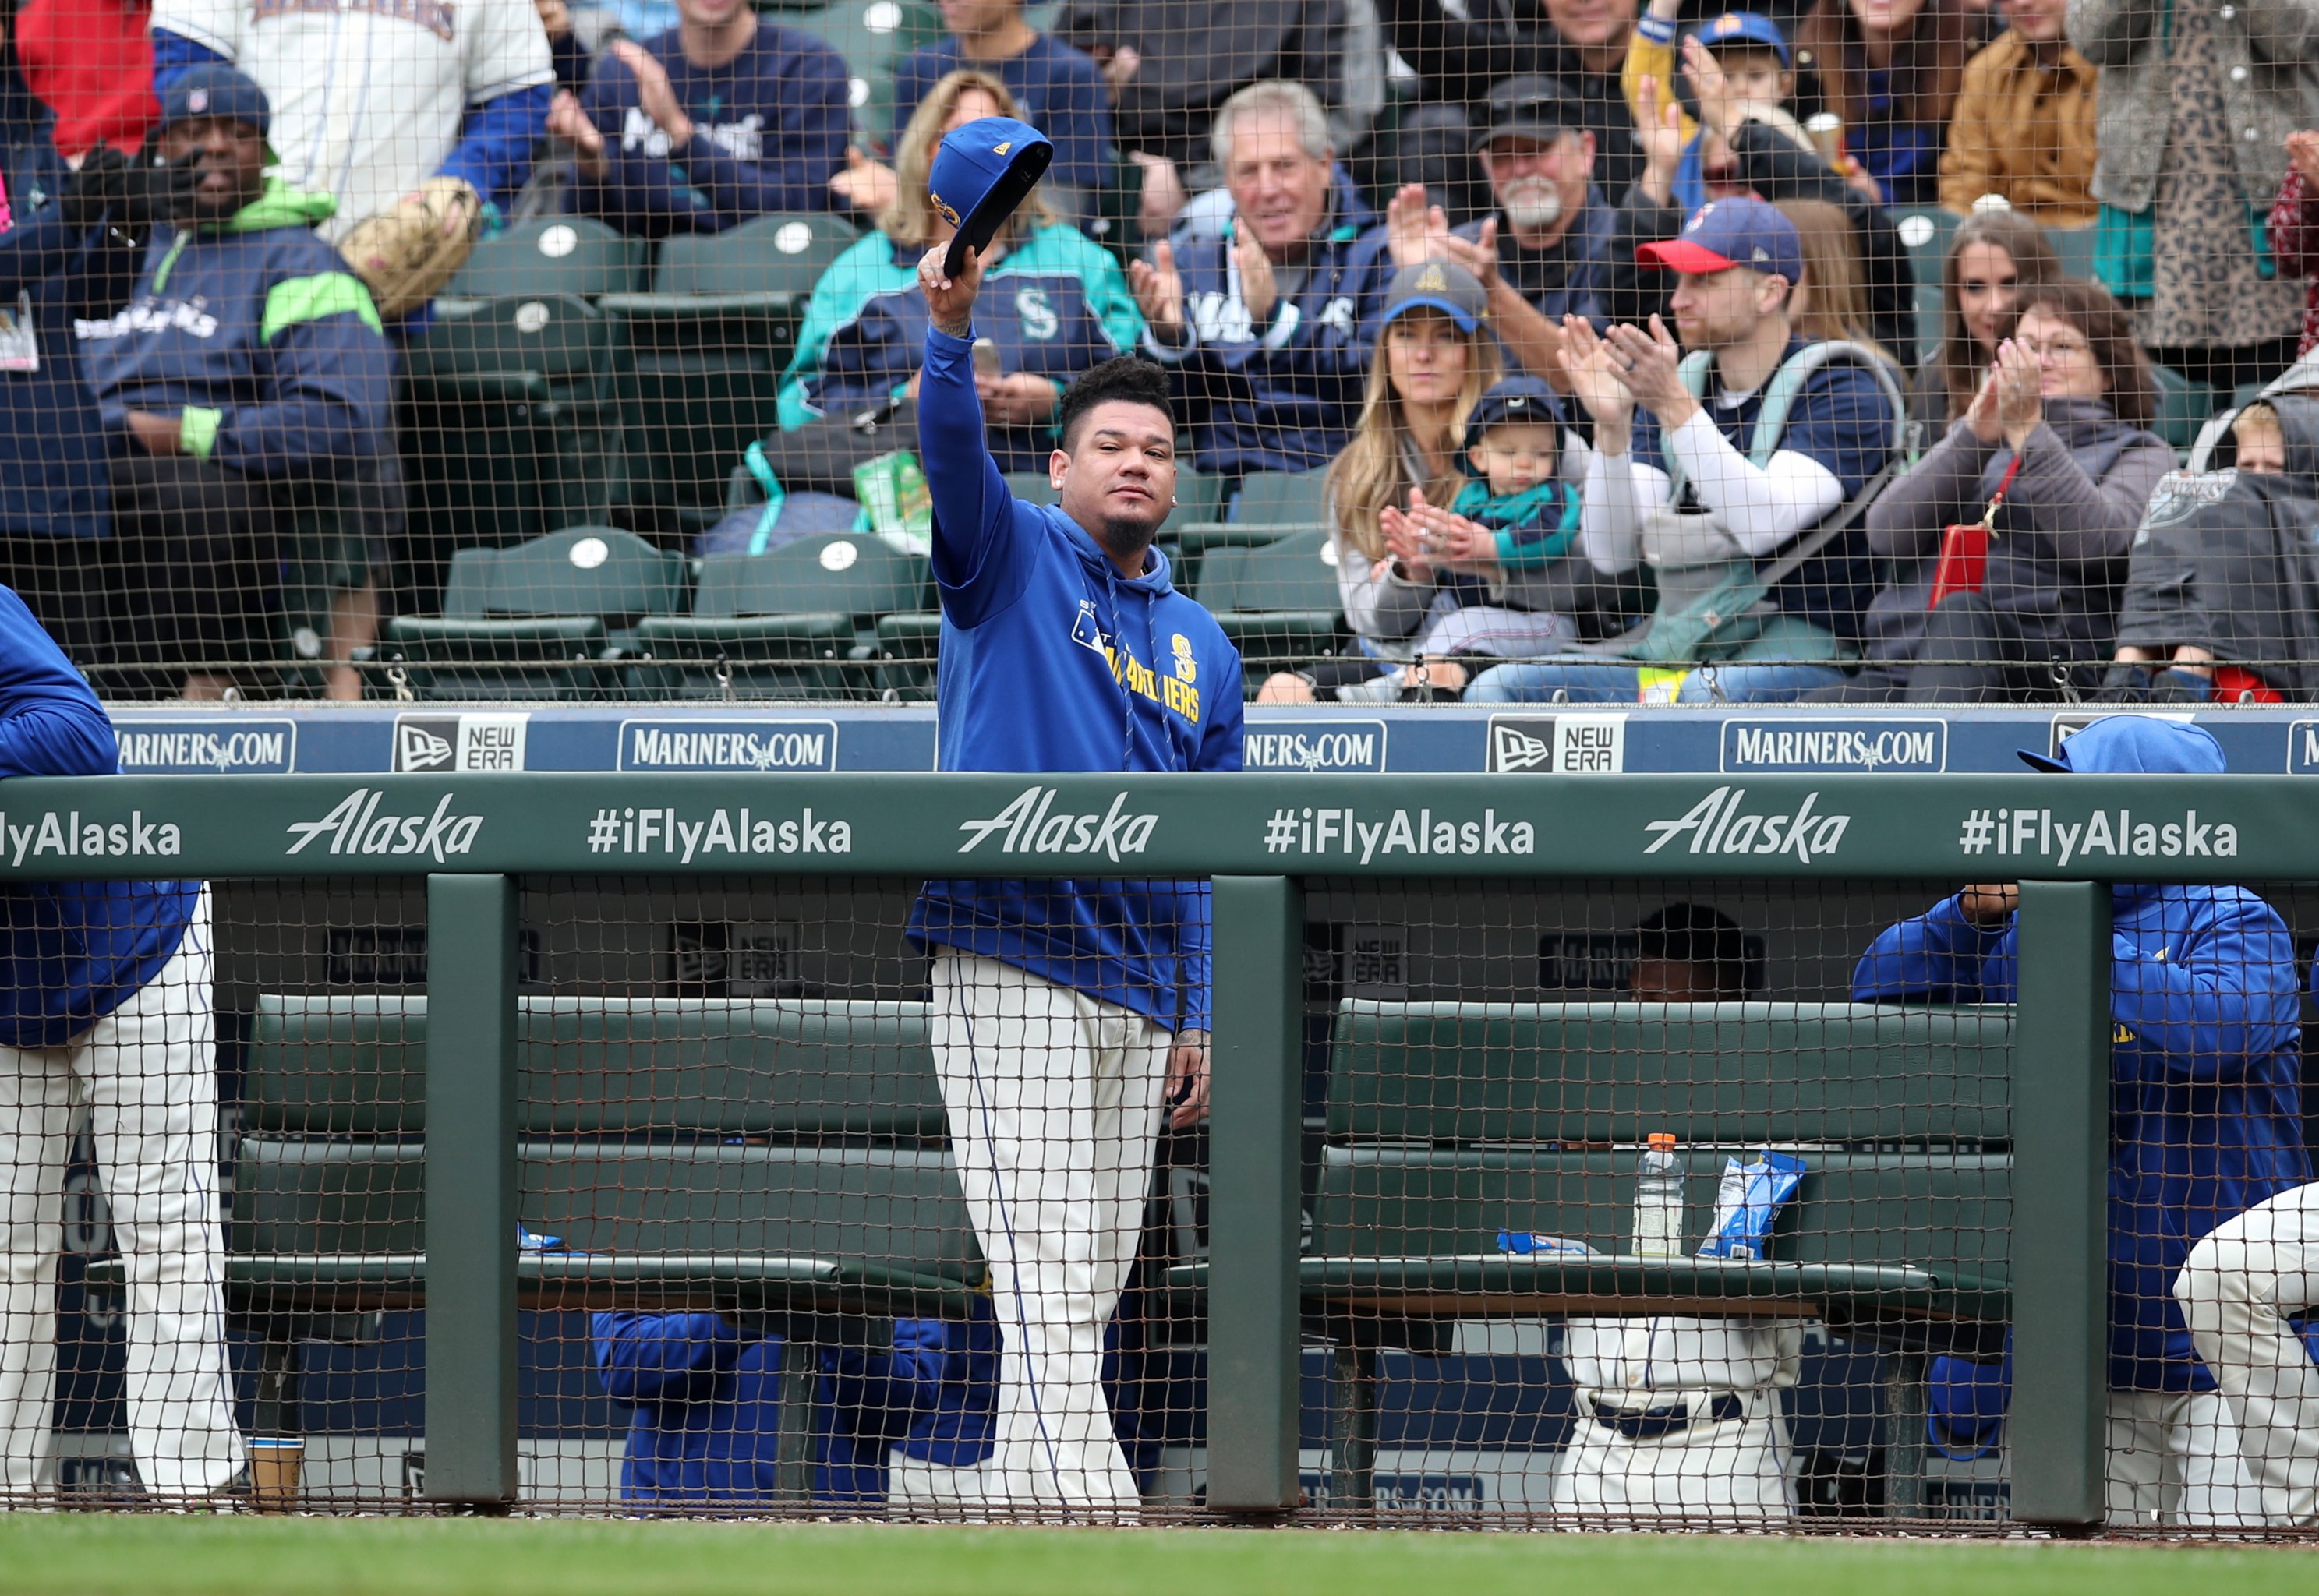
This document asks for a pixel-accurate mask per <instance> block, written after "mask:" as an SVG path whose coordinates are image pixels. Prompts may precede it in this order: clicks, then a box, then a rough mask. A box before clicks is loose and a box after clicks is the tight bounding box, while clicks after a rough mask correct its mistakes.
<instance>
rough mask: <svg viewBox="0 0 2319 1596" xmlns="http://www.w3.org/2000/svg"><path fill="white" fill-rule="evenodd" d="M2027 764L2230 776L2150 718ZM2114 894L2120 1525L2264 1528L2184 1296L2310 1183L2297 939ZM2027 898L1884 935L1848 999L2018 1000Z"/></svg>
mask: <svg viewBox="0 0 2319 1596" xmlns="http://www.w3.org/2000/svg"><path fill="white" fill-rule="evenodd" d="M2022 757H2023V758H2024V759H2026V760H2028V761H2030V762H2032V763H2034V764H2036V765H2038V766H2040V767H2041V768H2044V769H2048V770H2054V771H2137V772H2144V773H2149V774H2189V775H2201V776H2210V777H2211V776H2218V775H2220V774H2222V772H2223V769H2224V764H2223V751H2222V749H2221V747H2220V746H2218V745H2217V744H2215V739H2214V738H2213V737H2212V736H2211V735H2208V734H2207V733H2206V731H2205V730H2204V729H2203V728H2201V727H2199V726H2192V725H2188V724H2187V723H2184V722H2179V721H2170V720H2160V719H2156V718H2154V717H2149V716H2141V715H2114V716H2110V717H2107V718H2106V719H2102V720H2098V721H2095V722H2094V723H2093V724H2092V725H2091V726H2088V727H2086V728H2085V730H2083V731H2081V732H2080V733H2079V734H2078V735H2076V736H2074V737H2072V738H2071V739H2070V741H2069V742H2068V743H2067V744H2064V745H2063V747H2062V752H2061V755H2060V757H2059V758H2058V759H2047V758H2045V756H2044V755H2042V754H2030V753H2024V754H2023V755H2022ZM2155 846H2156V843H2155V840H2154V839H2153V842H2152V849H2153V850H2154V848H2155ZM2121 851H2123V850H2121ZM2135 852H2143V849H2141V848H2140V847H2138V846H2137V848H2136V850H2135ZM2110 892H2111V897H2112V907H2111V913H2112V915H2113V928H2112V933H2111V938H2112V942H2113V951H2112V955H2111V960H2110V1019H2111V1022H2112V1025H2113V1031H2112V1041H2111V1048H2110V1083H2111V1085H2110V1167H2109V1417H2108V1446H2109V1466H2108V1476H2109V1483H2108V1494H2109V1518H2110V1519H2111V1521H2112V1522H2114V1523H2134V1524H2143V1525H2147V1524H2150V1523H2152V1521H2156V1522H2159V1523H2161V1524H2169V1525H2178V1524H2233V1523H2239V1522H2242V1521H2244V1520H2246V1519H2252V1518H2254V1517H2256V1516H2257V1515H2256V1513H2255V1512H2254V1510H2253V1509H2254V1501H2255V1496H2254V1492H2252V1490H2251V1489H2249V1488H2248V1482H2247V1476H2246V1474H2244V1472H2243V1469H2242V1464H2241V1460H2240V1456H2239V1442H2238V1429H2237V1426H2236V1425H2235V1424H2234V1423H2233V1420H2232V1417H2231V1413H2230V1410H2229V1408H2228V1407H2227V1405H2226V1404H2225V1403H2224V1400H2223V1398H2222V1396H2221V1394H2220V1393H2218V1392H2217V1391H2216V1389H2215V1378H2214V1376H2213V1375H2211V1374H2209V1373H2208V1372H2207V1368H2206V1364H2205V1363H2203V1362H2201V1361H2200V1357H2199V1353H2198V1350H2197V1348H2196V1347H2195V1346H2194V1345H2193V1343H2192V1340H2191V1330H2190V1327H2189V1325H2188V1324H2186V1323H2185V1321H2184V1319H2183V1314H2182V1310H2181V1308H2180V1307H2179V1305H2178V1304H2177V1303H2176V1301H2175V1285H2174V1282H2175V1276H2176V1274H2177V1272H2178V1271H2179V1270H2180V1269H2181V1267H2182V1266H2183V1263H2184V1261H2185V1259H2186V1258H2188V1256H2189V1255H2190V1252H2191V1249H2192V1247H2193V1245H2194V1244H2195V1243H2197V1241H2198V1240H2199V1239H2200V1238H2201V1237H2203V1236H2205V1235H2206V1233H2207V1232H2208V1231H2212V1230H2214V1229H2215V1226H2217V1225H2218V1224H2221V1223H2222V1222H2224V1221H2225V1220H2229V1219H2231V1218H2233V1216H2235V1215H2238V1214H2242V1213H2245V1212H2246V1211H2247V1210H2248V1209H2250V1208H2253V1207H2254V1206H2255V1205H2256V1204H2260V1203H2262V1202H2263V1201H2264V1200H2265V1199H2267V1198H2269V1197H2272V1196H2275V1195H2278V1194H2279V1193H2281V1192H2284V1191H2286V1190H2287V1189H2288V1188H2290V1187H2292V1186H2297V1185H2299V1184H2301V1183H2302V1182H2304V1181H2306V1180H2308V1179H2309V1178H2310V1164H2309V1162H2308V1160H2307V1159H2305V1155H2304V1149H2303V1110H2302V1101H2301V1096H2300V1090H2299V1086H2298V1081H2299V1079H2300V1074H2301V1057H2302V1031H2301V1028H2300V1026H2299V1023H2298V1014H2299V992H2298V988H2299V987H2300V985H2301V983H2300V981H2299V980H2298V979H2297V975H2296V961H2295V940H2294V938H2293V937H2292V936H2291V935H2290V934H2289V933H2288V932H2287V925H2286V923H2285V922H2284V921H2282V920H2281V919H2280V918H2279V917H2278V913H2277V911H2275V910H2274V909H2272V908H2271V906H2269V904H2267V903H2265V902H2263V900H2262V899H2261V898H2260V897H2256V896H2255V895H2254V894H2253V893H2251V892H2249V891H2247V890H2246V889H2245V888H2242V887H2203V886H2165V887H2155V886H2143V885H2125V884H2119V885H2116V886H2113V887H2112V888H2110ZM2018 896H2019V895H2018V893H2017V890H2016V888H2012V887H2010V886H1983V887H1968V888H1965V889H1964V890H1963V892H1960V893H1958V894H1957V895H1956V896H1955V897H1950V898H1945V899H1944V900H1943V901H1941V902H1940V903H1938V904H1936V905H1935V906H1933V907H1932V909H1931V910H1930V911H1928V912H1927V913H1926V914H1924V915H1918V916H1917V918H1916V919H1913V920H1903V921H1902V922H1900V924H1898V925H1894V926H1891V927H1890V928H1888V929H1887V930H1886V931H1885V932H1884V933H1883V934H1882V935H1881V936H1879V937H1878V938H1877V939H1876V942H1875V944H1874V945H1873V946H1872V947H1871V948H1870V949H1869V951H1868V953H1867V956H1866V957H1865V958H1863V960H1861V961H1860V965H1859V968H1858V969H1856V970H1855V971H1854V974H1853V978H1852V995H1853V997H1854V1000H1856V1001H1858V1002H1863V1003H1874V1002H1889V1001H1893V1000H1896V999H1897V1000H1901V1001H1908V1000H1915V1001H1918V1002H1933V1003H2012V1002H2014V1001H2016V999H2017V994H2018V991H2019V980H2020V964H2019V954H2018V946H2017V935H2018V933H2017V929H2016V927H2015V924H2014V906H2015V904H2016V901H2017V898H2018ZM2032 1145H2034V1143H2025V1144H2024V1146H2025V1147H2026V1146H2032Z"/></svg>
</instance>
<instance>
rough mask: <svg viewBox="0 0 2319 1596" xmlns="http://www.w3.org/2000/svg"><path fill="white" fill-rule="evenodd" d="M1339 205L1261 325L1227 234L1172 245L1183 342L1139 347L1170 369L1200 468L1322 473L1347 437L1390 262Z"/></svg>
mask: <svg viewBox="0 0 2319 1596" xmlns="http://www.w3.org/2000/svg"><path fill="white" fill-rule="evenodd" d="M1335 210H1336V215H1335V217H1334V218H1333V219H1332V220H1331V221H1327V222H1324V223H1323V224H1322V230H1320V231H1319V232H1317V233H1316V234H1314V236H1313V240H1312V245H1311V248H1310V252H1309V253H1308V254H1307V255H1306V257H1305V258H1304V262H1303V264H1302V266H1301V267H1299V268H1298V269H1297V270H1296V271H1295V272H1294V273H1291V272H1289V271H1288V270H1287V269H1286V268H1283V269H1282V273H1281V275H1283V276H1285V277H1288V278H1289V279H1290V281H1289V282H1288V283H1286V284H1283V286H1282V291H1281V293H1280V296H1279V299H1278V300H1277V302H1276V303H1275V304H1274V306H1273V308H1272V314H1271V317H1270V319H1269V320H1267V321H1266V322H1265V323H1264V324H1263V325H1262V326H1261V327H1259V326H1257V325H1256V324H1255V323H1254V322H1253V321H1252V320H1251V319H1250V316H1249V312H1248V306H1247V304H1246V302H1244V301H1243V300H1242V299H1241V284H1240V268H1239V267H1238V266H1236V265H1235V264H1234V263H1233V259H1232V239H1231V237H1230V236H1229V230H1227V235H1226V236H1223V237H1219V238H1213V239H1203V238H1194V239H1187V240H1186V241H1185V242H1184V243H1183V244H1181V245H1179V246H1177V247H1176V248H1175V256H1176V269H1177V271H1178V275H1181V276H1182V278H1183V280H1184V319H1185V321H1186V323H1187V330H1188V337H1187V341H1186V342H1184V343H1182V344H1169V343H1165V342H1163V341H1161V340H1160V338H1159V337H1158V336H1157V335H1155V334H1150V333H1147V334H1146V335H1145V336H1144V340H1143V350H1144V353H1145V354H1147V355H1149V356H1151V357H1152V358H1153V359H1155V360H1158V361H1160V363H1161V364H1163V365H1169V366H1172V367H1173V368H1174V372H1175V390H1176V392H1177V394H1178V396H1179V397H1180V398H1181V400H1182V401H1183V407H1184V409H1185V411H1186V415H1185V417H1184V418H1183V419H1184V422H1185V425H1186V426H1187V428H1189V429H1190V431H1191V434H1192V464H1195V465H1196V466H1197V467H1199V469H1200V470H1202V471H1204V472H1207V473H1211V474H1223V475H1231V476H1238V475H1241V474H1242V473H1247V472H1251V471H1317V470H1319V469H1320V468H1321V467H1322V466H1323V465H1326V464H1328V463H1329V462H1330V461H1331V459H1333V458H1335V456H1336V454H1337V452H1338V451H1339V450H1340V449H1341V448H1343V447H1344V446H1345V445H1346V444H1348V443H1349V442H1350V441H1351V440H1352V436H1353V423H1354V421H1355V420H1356V419H1358V417H1359V415H1360V408H1361V394H1362V389H1363V385H1364V384H1365V383H1367V379H1368V365H1369V348H1370V345H1371V344H1372V343H1373V341H1374V335H1375V333H1376V329H1375V328H1374V327H1373V326H1371V325H1370V321H1371V319H1372V318H1373V317H1374V316H1375V315H1376V313H1377V311H1379V310H1380V309H1382V308H1383V301H1384V296H1385V284H1387V283H1388V282H1389V281H1390V280H1391V278H1392V276H1393V257H1392V256H1391V255H1390V254H1388V253H1387V252H1386V248H1385V230H1384V229H1383V228H1381V227H1373V226H1371V223H1373V222H1374V221H1376V218H1375V217H1374V216H1372V215H1370V214H1369V213H1368V212H1366V211H1363V212H1349V209H1348V208H1347V207H1346V206H1345V205H1344V204H1343V203H1341V202H1340V203H1337V204H1336V206H1335ZM1364 229H1367V230H1366V231H1364Z"/></svg>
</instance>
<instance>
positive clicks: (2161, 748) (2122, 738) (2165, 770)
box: [2015, 715, 2227, 776]
mask: <svg viewBox="0 0 2319 1596" xmlns="http://www.w3.org/2000/svg"><path fill="white" fill-rule="evenodd" d="M2015 752H2016V753H2019V754H2020V755H2021V762H2022V763H2023V764H2026V765H2027V766H2028V767H2029V768H2030V769H2031V770H2033V771H2062V772H2064V773H2070V772H2074V773H2076V774H2079V775H2086V774H2089V773H2095V772H2098V773H2103V774H2109V773H2128V772H2130V773H2134V774H2140V775H2148V776H2219V775H2221V774H2222V773H2223V771H2224V770H2225V769H2226V768H2227V767H2226V765H2225V764H2224V760H2223V745H2222V744H2219V743H2217V742H2215V735H2214V734H2213V733H2212V732H2209V731H2208V730H2206V727H2204V726H2194V725H2192V724H2191V723H2190V722H2188V721H2187V720H2166V719H2162V718H2161V717H2158V716H2155V715H2106V716H2104V717H2102V718H2101V719H2099V720H2097V721H2095V722H2094V723H2093V724H2091V725H2090V726H2087V727H2086V728H2085V729H2084V730H2083V731H2081V732H2080V733H2078V734H2077V735H2075V736H2073V737H2071V739H2070V740H2069V741H2068V742H2066V743H2064V744H2062V745H2061V746H2060V747H2059V748H2057V749H2056V750H2054V751H2053V753H2050V754H2044V753H2034V752H2032V751H2031V750H2029V749H2026V748H2022V749H2017V750H2015Z"/></svg>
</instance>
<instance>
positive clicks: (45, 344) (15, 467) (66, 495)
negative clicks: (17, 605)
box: [0, 134, 137, 537]
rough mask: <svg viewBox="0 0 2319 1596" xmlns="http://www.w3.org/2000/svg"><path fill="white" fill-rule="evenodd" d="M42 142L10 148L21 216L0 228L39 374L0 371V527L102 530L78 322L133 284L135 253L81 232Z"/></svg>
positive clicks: (25, 531) (56, 158)
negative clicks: (68, 215) (35, 344)
mask: <svg viewBox="0 0 2319 1596" xmlns="http://www.w3.org/2000/svg"><path fill="white" fill-rule="evenodd" d="M70 176H71V173H70V172H69V170H68V169H67V167H66V166H65V163H64V158H63V157H62V156H60V155H59V154H58V153H57V150H56V146H55V145H54V144H52V143H50V142H48V141H47V140H46V136H45V134H44V135H43V140H42V142H41V144H40V145H38V146H37V147H33V148H30V149H19V150H16V151H14V152H12V158H10V160H9V162H8V170H7V184H8V198H9V202H10V203H11V204H12V205H13V206H14V208H15V218H16V225H15V226H14V227H13V228H11V229H10V230H8V231H7V232H5V233H0V311H5V312H6V313H7V314H9V315H11V316H14V315H17V314H20V313H21V312H22V310H23V305H24V304H25V302H27V301H28V300H29V302H30V303H31V306H32V327H33V331H34V334H35V336H36V337H37V338H38V339H39V343H40V363H41V368H40V370H38V371H36V372H22V371H10V372H0V416H5V417H6V418H7V421H8V425H7V427H6V428H5V429H0V536H5V537H27V536H29V537H104V536H105V535H106V533H107V532H108V531H109V530H110V529H111V528H110V526H109V524H108V522H107V519H106V508H107V501H108V500H109V497H110V493H109V490H108V486H107V483H106V480H105V472H106V465H105V445H104V428H103V423H102V422H101V421H100V420H99V419H98V417H97V412H96V400H95V396H94V395H92V394H91V393H90V392H89V391H88V384H87V383H86V382H85V381H84V380H83V376H82V372H81V360H80V343H79V340H78V339H77V338H74V337H73V323H74V322H75V321H77V320H86V319H87V318H89V317H92V316H106V315H110V314H112V313H113V310H114V309H115V308H116V307H118V306H119V304H120V303H121V302H122V299H123V298H125V297H126V296H127V293H128V291H129V288H130V286H131V284H133V283H134V282H135V281H136V276H137V252H136V248H135V247H134V246H133V245H126V244H123V243H122V241H121V239H119V238H118V237H117V236H116V235H115V234H113V232H112V231H110V230H107V229H105V228H102V227H100V228H96V229H95V230H91V231H90V232H88V233H86V234H84V233H80V232H78V231H77V230H74V229H72V228H70V227H68V226H67V225H66V223H65V220H64V217H63V215H62V213H61V209H60V207H59V203H58V200H57V196H58V194H59V191H61V190H62V188H63V187H64V185H65V183H66V182H67V181H68V179H69V178H70Z"/></svg>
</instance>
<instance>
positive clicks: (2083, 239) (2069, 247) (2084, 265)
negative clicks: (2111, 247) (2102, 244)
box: [2045, 225, 2097, 282]
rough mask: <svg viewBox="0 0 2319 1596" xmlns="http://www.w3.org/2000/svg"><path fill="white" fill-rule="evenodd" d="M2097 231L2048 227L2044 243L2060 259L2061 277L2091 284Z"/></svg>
mask: <svg viewBox="0 0 2319 1596" xmlns="http://www.w3.org/2000/svg"><path fill="white" fill-rule="evenodd" d="M2096 232H2097V229H2095V228H2094V227H2092V226H2091V225H2088V226H2085V227H2049V228H2047V229H2046V230H2045V241H2046V242H2047V243H2048V244H2051V245H2052V246H2053V253H2054V254H2055V255H2057V256H2059V257H2061V261H2062V275H2063V276H2065V277H2075V278H2078V279H2080V280H2081V281H2084V282H2091V281H2092V280H2093V275H2094V238H2095V234H2096Z"/></svg>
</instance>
